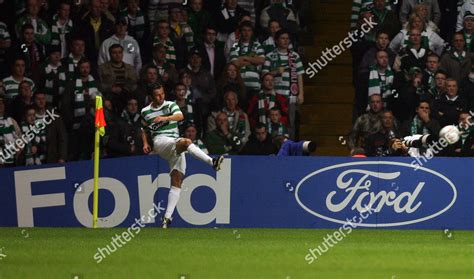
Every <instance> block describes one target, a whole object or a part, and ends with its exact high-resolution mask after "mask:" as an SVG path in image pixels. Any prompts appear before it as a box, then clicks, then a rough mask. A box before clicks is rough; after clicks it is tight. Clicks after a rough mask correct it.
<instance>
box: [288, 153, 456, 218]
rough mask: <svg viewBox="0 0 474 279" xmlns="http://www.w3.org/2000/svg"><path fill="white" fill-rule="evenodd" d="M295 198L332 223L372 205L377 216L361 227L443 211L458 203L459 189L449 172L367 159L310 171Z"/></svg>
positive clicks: (435, 214)
mask: <svg viewBox="0 0 474 279" xmlns="http://www.w3.org/2000/svg"><path fill="white" fill-rule="evenodd" d="M325 189H329V190H325ZM328 191H329V192H328ZM295 197H296V200H297V202H298V204H299V205H300V206H301V207H302V208H303V209H304V210H305V211H306V212H308V213H310V214H312V215H314V216H317V217H319V218H322V219H324V220H327V221H330V222H334V223H339V224H345V223H347V218H348V217H353V216H355V215H359V214H360V213H364V212H367V211H368V209H372V210H373V211H374V216H371V218H369V219H367V220H366V221H364V222H363V223H361V224H359V226H360V227H395V226H404V225H410V224H415V223H420V222H423V221H427V220H430V219H433V218H435V217H436V216H439V215H441V214H443V213H444V212H446V211H447V210H449V209H450V208H451V207H452V206H453V204H454V203H455V202H456V198H457V191H456V187H455V185H454V184H453V183H452V182H451V181H450V180H449V179H448V178H447V177H446V176H444V175H442V174H440V173H438V172H436V171H433V170H431V169H428V168H425V167H420V166H414V165H410V164H407V163H401V162H389V161H365V162H352V163H344V164H338V165H333V166H329V167H325V168H322V169H319V170H317V171H315V172H312V173H310V174H308V175H307V176H306V177H304V178H303V179H302V180H301V181H300V182H299V183H298V185H297V186H296V189H295Z"/></svg>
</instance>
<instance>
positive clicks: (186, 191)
mask: <svg viewBox="0 0 474 279" xmlns="http://www.w3.org/2000/svg"><path fill="white" fill-rule="evenodd" d="M412 161H413V160H412V159H411V158H381V159H377V158H368V159H352V158H345V157H239V156H235V157H229V158H226V159H225V161H224V163H223V168H222V170H221V171H219V172H217V173H216V172H214V170H213V169H212V168H210V167H209V166H207V165H205V164H204V163H202V162H199V161H196V160H194V159H193V158H191V157H190V156H188V157H187V163H188V167H187V174H186V177H185V180H184V182H183V187H182V191H181V198H180V201H179V203H178V206H177V210H176V211H175V216H174V221H173V226H175V227H233V228H237V227H255V228H338V227H340V226H341V225H343V224H345V223H347V222H350V220H357V218H359V219H360V216H366V217H364V218H363V220H362V223H361V224H359V225H358V226H359V227H365V228H391V229H445V228H450V229H465V230H472V229H474V219H473V218H474V217H473V212H474V204H473V202H472V199H473V197H474V187H473V186H474V185H473V184H474V183H473V182H474V174H473V173H472V170H473V169H474V159H468V158H434V159H432V160H430V161H428V162H426V163H425V164H424V166H420V165H419V164H414V163H413V162H412ZM92 170H93V166H92V162H90V161H81V162H72V163H67V164H65V165H45V166H41V167H35V168H26V167H23V168H14V169H0V212H1V214H0V226H9V227H16V226H18V227H33V226H34V227H90V226H91V225H92V213H91V211H92V191H93V171H92ZM168 173H169V168H168V164H167V163H166V162H165V161H163V160H161V159H160V158H159V157H157V156H143V157H127V158H117V159H107V160H102V161H101V169H100V181H99V182H100V183H99V184H100V188H101V190H100V191H99V217H100V218H99V226H101V227H117V226H120V227H128V226H130V225H131V224H133V223H134V222H136V220H137V219H140V218H142V220H144V223H146V225H147V226H150V227H154V226H159V224H160V222H159V220H158V217H157V218H156V220H155V218H153V217H150V216H149V214H147V213H148V212H150V210H151V211H152V212H155V213H158V214H159V215H162V214H164V209H165V208H166V202H167V196H168V188H169V187H170V177H169V175H168ZM143 217H146V218H143ZM356 217H357V218H356Z"/></svg>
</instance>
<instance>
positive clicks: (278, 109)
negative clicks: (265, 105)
mask: <svg viewBox="0 0 474 279" xmlns="http://www.w3.org/2000/svg"><path fill="white" fill-rule="evenodd" d="M270 111H278V112H279V113H281V110H280V108H279V107H278V106H274V107H272V108H270Z"/></svg>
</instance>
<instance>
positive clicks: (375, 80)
mask: <svg viewBox="0 0 474 279" xmlns="http://www.w3.org/2000/svg"><path fill="white" fill-rule="evenodd" d="M375 59H376V61H377V64H375V65H373V66H372V67H370V72H369V75H368V77H369V82H368V84H369V87H368V96H369V97H370V96H372V95H381V96H382V99H383V100H384V101H385V100H386V99H387V98H388V97H390V96H391V95H392V93H393V92H392V88H393V79H394V74H393V71H392V69H391V68H390V66H389V64H388V53H387V52H386V51H385V50H379V51H378V52H377V53H376V56H375ZM365 100H367V99H365Z"/></svg>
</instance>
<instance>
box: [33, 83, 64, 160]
mask: <svg viewBox="0 0 474 279" xmlns="http://www.w3.org/2000/svg"><path fill="white" fill-rule="evenodd" d="M33 100H34V105H35V109H36V119H38V120H40V119H44V118H45V117H46V116H47V113H46V94H44V93H43V92H41V91H38V92H36V93H35V95H34V97H33ZM54 112H55V110H54V109H53V110H52V113H54ZM45 123H46V121H45ZM46 124H47V126H46V127H45V136H46V145H45V147H46V150H45V152H46V163H48V164H49V163H64V162H65V161H66V159H67V134H66V128H65V127H64V123H63V121H62V119H61V118H59V117H58V118H56V119H54V120H51V121H50V123H49V124H48V123H46Z"/></svg>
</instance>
